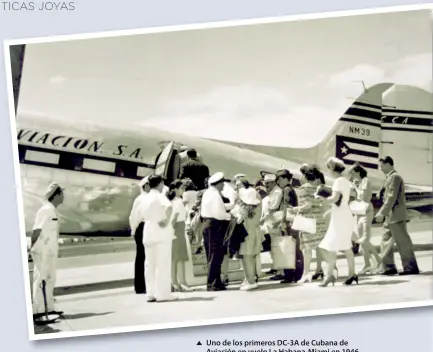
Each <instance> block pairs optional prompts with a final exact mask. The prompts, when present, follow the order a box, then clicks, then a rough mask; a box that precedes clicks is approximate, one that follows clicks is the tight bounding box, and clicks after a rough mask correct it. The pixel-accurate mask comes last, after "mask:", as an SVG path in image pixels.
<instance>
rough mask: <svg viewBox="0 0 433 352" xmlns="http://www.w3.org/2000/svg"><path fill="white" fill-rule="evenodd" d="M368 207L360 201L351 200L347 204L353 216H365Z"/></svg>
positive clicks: (367, 204)
mask: <svg viewBox="0 0 433 352" xmlns="http://www.w3.org/2000/svg"><path fill="white" fill-rule="evenodd" d="M369 205H370V204H369V203H367V202H364V201H362V200H352V201H351V202H350V203H349V208H350V211H351V212H352V214H353V215H365V214H367V209H368V206H369Z"/></svg>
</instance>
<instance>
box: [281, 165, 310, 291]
mask: <svg viewBox="0 0 433 352" xmlns="http://www.w3.org/2000/svg"><path fill="white" fill-rule="evenodd" d="M276 176H277V184H278V186H279V187H280V188H281V189H282V191H283V197H282V200H281V204H280V207H279V210H280V211H282V213H283V217H282V221H281V223H280V228H281V233H282V236H292V237H293V239H294V240H295V244H296V249H295V254H296V259H295V268H294V269H287V268H285V269H284V277H283V279H282V280H281V283H282V284H286V283H296V282H298V281H299V280H300V279H301V278H302V274H303V272H304V256H303V253H302V250H301V244H300V242H301V241H300V233H299V231H297V230H295V229H293V228H292V224H291V221H288V220H287V216H286V214H287V211H289V210H290V209H293V207H296V206H298V196H297V194H296V192H295V190H294V189H293V187H292V179H293V174H292V173H291V172H290V171H289V170H286V169H282V170H278V171H277V172H276Z"/></svg>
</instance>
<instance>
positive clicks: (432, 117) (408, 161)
mask: <svg viewBox="0 0 433 352" xmlns="http://www.w3.org/2000/svg"><path fill="white" fill-rule="evenodd" d="M382 102H383V110H382V125H381V129H382V139H381V155H382V156H385V155H389V156H391V157H392V158H393V159H394V163H395V167H396V169H397V170H398V172H399V173H400V174H401V175H402V177H403V179H404V180H405V182H406V183H407V184H409V185H416V186H430V187H431V186H432V177H433V175H432V167H433V165H432V146H433V138H432V137H433V96H432V93H430V92H428V91H426V90H423V89H421V88H417V87H414V86H408V85H393V86H392V87H391V88H389V89H388V90H387V91H386V92H384V93H383V96H382Z"/></svg>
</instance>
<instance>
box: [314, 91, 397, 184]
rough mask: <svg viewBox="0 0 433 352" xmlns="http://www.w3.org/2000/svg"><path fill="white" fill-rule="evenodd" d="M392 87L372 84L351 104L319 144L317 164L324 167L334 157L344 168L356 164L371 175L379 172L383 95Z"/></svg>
mask: <svg viewBox="0 0 433 352" xmlns="http://www.w3.org/2000/svg"><path fill="white" fill-rule="evenodd" d="M391 86H392V84H389V83H383V84H378V85H375V86H373V87H370V88H369V89H366V90H365V91H364V93H363V94H361V95H360V96H359V97H358V98H357V99H356V100H355V101H353V103H352V104H351V106H350V107H349V108H348V109H347V110H346V111H345V112H344V114H343V115H342V116H341V117H340V119H339V120H338V121H337V123H336V124H335V126H334V128H333V129H332V130H331V131H330V132H329V134H328V135H327V137H326V138H325V139H324V140H323V141H322V143H320V144H319V145H318V149H319V150H318V153H317V154H316V155H317V156H319V157H320V158H321V160H317V161H316V162H317V164H319V165H321V166H322V167H323V166H324V164H325V163H326V160H327V159H328V158H330V157H337V158H339V159H341V160H343V161H344V163H345V164H346V165H353V164H354V163H355V162H358V163H359V164H361V165H363V166H364V167H365V168H366V169H367V170H368V173H369V175H371V176H375V175H378V174H379V173H380V171H379V170H378V164H379V157H380V148H381V147H380V142H381V117H382V94H383V93H384V92H385V91H386V90H388V89H389V88H390V87H391Z"/></svg>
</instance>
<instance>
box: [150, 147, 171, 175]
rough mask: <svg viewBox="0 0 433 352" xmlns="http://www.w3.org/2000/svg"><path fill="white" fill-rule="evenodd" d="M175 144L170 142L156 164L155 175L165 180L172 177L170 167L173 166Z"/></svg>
mask: <svg viewBox="0 0 433 352" xmlns="http://www.w3.org/2000/svg"><path fill="white" fill-rule="evenodd" d="M173 151H174V143H173V142H170V143H169V144H168V145H167V146H166V147H165V148H164V150H163V151H162V152H161V154H160V155H159V158H158V160H157V161H156V164H155V175H160V176H162V177H163V178H164V179H167V178H169V176H170V165H171V164H172V162H171V161H172V159H173Z"/></svg>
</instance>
